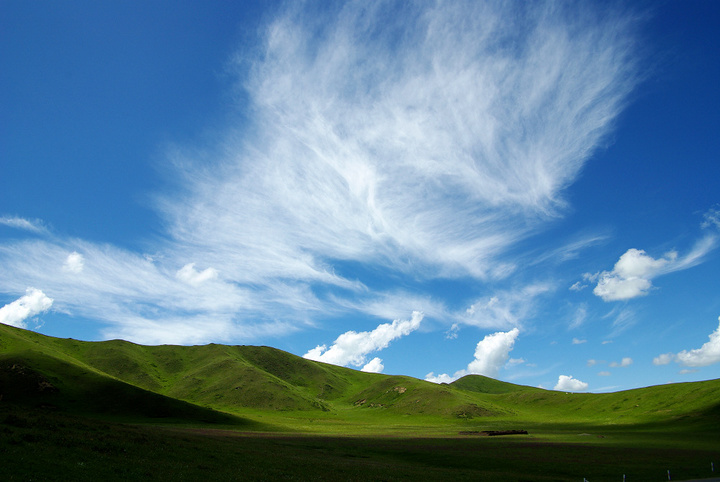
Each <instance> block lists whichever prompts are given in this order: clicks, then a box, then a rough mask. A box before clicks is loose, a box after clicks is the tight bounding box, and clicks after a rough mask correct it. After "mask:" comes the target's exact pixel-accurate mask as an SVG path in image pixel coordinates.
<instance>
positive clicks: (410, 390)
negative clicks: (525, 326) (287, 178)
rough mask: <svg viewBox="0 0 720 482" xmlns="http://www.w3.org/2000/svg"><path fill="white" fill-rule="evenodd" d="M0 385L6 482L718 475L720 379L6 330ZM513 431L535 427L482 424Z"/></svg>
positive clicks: (0, 329)
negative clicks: (459, 366)
mask: <svg viewBox="0 0 720 482" xmlns="http://www.w3.org/2000/svg"><path fill="white" fill-rule="evenodd" d="M0 396H1V397H2V398H0V462H1V463H0V473H1V476H2V479H3V480H100V479H101V480H128V479H138V478H145V479H157V480H199V479H206V478H212V480H268V479H294V480H310V479H312V480H408V479H414V480H496V481H497V480H503V481H504V480H507V481H513V480H517V481H520V480H527V481H530V480H548V481H550V480H558V481H564V480H568V481H571V480H575V481H581V480H583V478H586V479H588V480H589V481H592V482H595V481H597V480H617V481H622V480H623V475H625V477H626V481H628V482H629V481H636V480H637V481H639V480H648V481H661V480H667V471H668V470H670V472H671V474H672V480H683V479H692V478H703V477H711V476H713V475H720V474H719V473H718V472H720V467H719V468H718V472H715V473H713V472H712V471H711V463H714V464H715V465H720V380H710V381H706V382H697V383H683V384H673V385H664V386H656V387H648V388H642V389H637V390H629V391H624V392H617V393H608V394H568V393H563V392H555V391H548V390H541V389H537V388H532V387H524V386H519V385H513V384H509V383H505V382H500V381H497V380H492V379H489V378H486V377H481V376H469V377H465V378H463V379H461V380H458V381H457V382H455V383H452V384H449V385H436V384H432V383H428V382H425V381H422V380H417V379H413V378H409V377H398V376H389V375H381V374H369V373H362V372H358V371H355V370H350V369H347V368H342V367H337V366H333V365H327V364H323V363H317V362H312V361H309V360H305V359H303V358H299V357H296V356H294V355H291V354H288V353H285V352H282V351H279V350H275V349H272V348H268V347H252V346H224V345H206V346H195V347H179V346H157V347H146V346H139V345H134V344H131V343H128V342H123V341H108V342H80V341H76V340H68V339H58V338H51V337H46V336H43V335H39V334H37V333H34V332H30V331H25V330H20V329H17V328H12V327H8V326H4V325H0ZM511 429H516V430H526V431H527V432H528V434H526V435H506V436H481V435H478V434H473V433H474V432H481V431H485V430H511ZM461 433H470V435H461Z"/></svg>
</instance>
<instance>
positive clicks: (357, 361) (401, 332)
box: [303, 311, 424, 367]
mask: <svg viewBox="0 0 720 482" xmlns="http://www.w3.org/2000/svg"><path fill="white" fill-rule="evenodd" d="M423 316H424V315H423V314H422V313H421V312H419V311H413V313H412V317H411V318H410V319H409V320H395V321H393V322H392V323H383V324H382V325H379V326H378V327H377V328H375V329H374V330H372V331H363V332H360V333H358V332H355V331H348V332H345V333H343V334H342V335H340V336H339V337H337V339H336V340H335V342H334V343H333V344H332V345H331V346H330V347H329V348H328V347H327V346H325V345H318V346H316V347H315V348H313V349H312V350H310V351H308V352H307V353H306V354H305V355H303V357H304V358H307V359H309V360H315V361H321V362H325V363H332V364H333V365H341V366H347V365H353V366H356V367H359V366H362V365H364V364H365V359H366V357H367V355H368V354H369V353H372V352H375V351H380V350H382V349H384V348H387V347H388V346H389V345H390V342H391V341H393V340H395V339H397V338H400V337H402V336H405V335H408V334H410V333H412V332H413V331H415V330H417V329H418V328H419V327H420V322H422V319H423ZM376 360H377V361H376ZM380 361H381V360H380V359H379V358H377V359H375V360H372V361H371V362H370V363H369V364H368V365H370V366H371V367H372V366H375V367H377V366H380Z"/></svg>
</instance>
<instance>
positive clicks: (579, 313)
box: [569, 303, 588, 330]
mask: <svg viewBox="0 0 720 482" xmlns="http://www.w3.org/2000/svg"><path fill="white" fill-rule="evenodd" d="M587 316H588V307H587V304H585V303H582V304H581V305H580V306H578V307H577V309H576V310H575V314H574V315H573V319H572V321H571V322H570V326H569V328H570V329H571V330H572V329H575V328H578V327H580V326H581V325H582V324H583V323H585V320H586V319H587Z"/></svg>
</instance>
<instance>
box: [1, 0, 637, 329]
mask: <svg viewBox="0 0 720 482" xmlns="http://www.w3.org/2000/svg"><path fill="white" fill-rule="evenodd" d="M633 22H634V19H633V18H632V17H630V16H627V15H625V16H622V15H615V14H613V13H612V12H608V11H605V10H604V11H603V12H602V13H600V12H597V11H595V10H594V7H593V6H592V4H582V5H580V4H557V3H554V2H536V3H512V2H473V1H460V2H454V3H452V4H451V5H447V4H443V5H436V4H430V3H417V4H408V3H406V2H353V1H350V2H345V3H338V4H333V5H332V6H330V7H328V8H321V9H320V8H315V7H313V4H306V3H303V4H289V5H288V6H286V8H285V9H284V10H281V11H279V12H278V13H277V15H275V16H274V17H273V18H272V19H271V20H270V21H269V22H268V23H267V24H266V26H265V28H264V29H263V33H262V35H261V40H260V42H259V46H258V49H257V50H256V51H252V52H248V51H243V52H240V53H238V56H237V58H238V59H239V60H238V62H237V63H236V66H235V68H236V69H237V71H238V77H239V78H240V79H241V80H239V81H238V83H239V85H240V86H241V88H242V89H243V90H244V94H245V95H244V99H246V100H247V103H244V104H243V106H241V107H240V108H247V111H246V112H244V114H245V116H246V120H244V121H243V123H242V124H240V125H229V126H227V129H226V135H225V137H224V140H223V141H222V142H221V143H218V145H216V146H210V147H208V148H206V149H204V150H202V153H201V154H199V152H201V150H199V149H197V148H196V147H195V146H183V145H178V146H177V147H176V148H175V149H174V150H173V152H172V153H170V154H169V162H170V163H171V164H172V166H173V167H172V168H173V170H174V171H173V172H174V173H175V175H176V176H177V179H178V185H179V187H178V188H177V189H176V190H173V191H170V192H166V193H165V194H164V195H163V196H159V197H158V199H157V209H158V211H159V213H160V215H161V216H162V217H163V219H164V221H165V225H166V226H167V231H166V233H165V235H164V237H163V239H162V240H161V241H156V243H155V244H154V245H153V246H151V247H150V251H152V252H153V257H154V258H153V259H154V260H151V259H149V258H148V257H146V256H144V255H143V254H142V253H136V252H130V251H127V250H124V249H121V248H117V247H112V246H107V245H98V244H93V243H89V242H83V241H76V240H47V241H41V242H21V243H15V244H9V245H4V246H2V247H0V267H2V269H3V273H5V274H6V276H5V277H4V278H3V279H0V290H3V291H10V292H17V291H18V290H19V289H20V286H21V280H25V281H22V282H26V283H30V282H32V283H33V284H34V285H35V286H41V287H42V288H43V289H44V290H46V291H47V292H48V293H51V294H52V296H53V297H54V298H55V299H56V300H57V301H56V302H57V304H58V306H61V307H63V309H64V310H66V311H68V312H71V313H77V314H79V315H82V316H86V317H88V318H93V319H98V320H101V321H102V322H104V323H106V324H107V325H108V327H107V329H106V331H105V332H104V333H105V334H106V335H108V336H122V337H126V338H128V339H132V340H136V341H142V342H149V341H151V342H165V341H172V342H180V343H188V342H200V341H210V340H229V339H247V338H248V337H251V336H252V335H253V334H257V333H268V332H281V331H283V330H284V331H285V332H287V331H290V330H292V329H298V328H299V327H303V326H308V325H310V324H312V323H314V322H316V321H317V320H319V319H327V318H328V317H329V316H330V315H332V314H335V313H338V312H342V313H347V312H349V311H352V312H356V313H363V314H372V315H373V316H383V317H387V319H396V318H395V317H394V316H389V317H388V315H391V314H392V315H395V314H397V312H398V311H399V310H400V307H399V306H398V305H397V303H396V304H395V306H393V307H391V303H390V302H389V301H390V300H391V298H393V294H396V293H398V291H397V290H395V289H392V290H391V289H388V288H386V287H385V288H373V287H372V286H373V283H371V280H370V279H369V278H370V276H369V275H367V274H366V273H367V272H368V271H370V272H372V273H375V274H373V275H372V276H377V273H382V275H381V276H383V277H387V279H406V278H407V279H412V280H413V282H416V283H422V282H424V281H429V280H435V279H444V280H445V279H459V278H463V277H465V278H469V279H472V280H479V281H488V280H501V279H504V278H506V277H508V276H509V275H510V274H511V273H513V272H514V271H515V270H516V269H517V261H516V260H514V259H513V258H512V257H511V256H510V255H509V254H508V253H509V251H510V250H511V248H512V247H514V246H516V245H517V243H518V242H519V241H521V240H524V239H526V238H527V237H528V236H530V235H532V234H533V233H535V232H536V230H537V228H538V227H539V226H542V224H543V222H545V221H547V220H548V219H551V218H552V216H555V215H557V214H558V213H561V212H562V208H563V206H564V201H563V189H564V188H565V187H567V186H568V185H569V184H570V183H571V182H572V181H573V180H574V179H575V178H576V176H577V174H578V173H579V171H580V169H581V168H582V166H583V164H584V163H585V161H586V160H587V159H588V158H589V157H590V155H591V154H592V153H593V151H594V150H595V149H596V148H597V146H598V145H600V143H601V142H602V140H603V139H604V137H605V136H606V134H607V133H608V132H609V131H610V129H611V128H612V126H613V122H614V120H615V118H616V117H617V115H618V114H619V112H620V111H621V110H622V108H623V107H624V104H625V102H626V98H627V96H628V94H629V92H630V91H631V90H632V88H633V87H634V86H635V85H636V83H637V75H636V73H637V68H636V67H637V66H636V63H635V58H634V54H635V53H634V40H633V33H632V28H633ZM248 106H249V107H248ZM6 224H8V223H6ZM30 225H32V223H31V224H30ZM25 229H28V228H25ZM594 242H596V241H595V240H594V239H590V238H588V239H587V240H582V241H579V242H578V243H577V244H576V245H573V246H568V247H567V248H566V249H565V251H564V254H563V253H557V254H556V256H560V257H563V256H565V257H572V256H574V255H575V254H574V253H576V252H577V250H578V249H580V248H581V247H582V246H584V245H587V244H588V243H594ZM73 253H77V256H75V255H74V254H73ZM73 256H74V257H73ZM80 257H81V258H80ZM353 265H355V266H358V265H360V266H363V267H365V268H368V267H371V268H372V269H369V270H368V269H366V270H365V271H363V270H354V269H353V268H352V266H353ZM63 266H65V269H64V270H63V269H62V268H63ZM195 266H197V267H202V268H201V269H196V268H195ZM22 289H24V286H23V288H22ZM538 293H539V292H538ZM522 296H523V297H525V298H523V299H525V300H527V298H528V297H529V298H531V299H532V298H535V297H536V296H538V294H537V293H535V294H533V293H523V294H522ZM405 298H406V299H407V300H408V301H410V302H411V304H410V305H408V306H404V307H402V308H403V309H404V310H405V312H407V310H415V309H423V310H424V309H426V308H427V311H428V313H429V314H428V316H431V313H432V312H435V313H438V314H439V313H445V312H448V310H447V308H446V304H445V303H444V302H443V300H435V299H430V298H429V297H427V296H424V295H422V294H420V295H417V296H416V297H415V300H423V299H424V300H426V302H425V304H426V305H427V306H417V303H414V302H412V300H410V297H405ZM399 299H400V298H399V297H395V301H399ZM496 299H497V301H493V298H492V297H491V298H489V299H484V298H480V299H478V300H477V302H476V303H474V304H473V310H474V311H473V312H472V313H469V312H468V313H466V314H465V315H464V316H465V318H464V319H463V322H464V323H466V324H473V325H476V326H482V327H488V328H490V327H493V328H498V329H509V328H511V327H513V326H515V325H517V324H518V323H519V320H520V319H522V318H523V317H524V316H525V315H524V313H523V308H522V306H525V304H524V303H520V302H519V301H515V300H514V299H513V298H512V297H510V299H507V300H506V299H505V298H503V297H501V296H497V298H496ZM428 300H429V301H428ZM361 304H362V305H367V306H366V307H365V308H363V309H359V310H358V309H356V308H353V306H355V307H356V306H358V305H361ZM530 305H531V304H530ZM460 318H461V317H459V316H456V317H454V318H453V317H451V318H450V319H451V321H453V322H455V321H459V320H460ZM278 320H283V321H282V322H279V321H278Z"/></svg>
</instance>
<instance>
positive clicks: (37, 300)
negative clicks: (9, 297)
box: [0, 288, 53, 328]
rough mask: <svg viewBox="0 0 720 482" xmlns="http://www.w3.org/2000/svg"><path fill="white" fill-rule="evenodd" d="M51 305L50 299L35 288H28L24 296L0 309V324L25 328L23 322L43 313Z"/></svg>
mask: <svg viewBox="0 0 720 482" xmlns="http://www.w3.org/2000/svg"><path fill="white" fill-rule="evenodd" d="M52 304H53V300H52V298H48V297H47V296H46V295H45V293H43V292H42V291H40V290H38V289H35V288H28V289H27V290H26V291H25V296H22V297H20V298H18V299H17V300H15V301H13V302H12V303H8V304H7V305H5V306H3V307H2V308H0V323H4V324H6V325H10V326H16V327H18V328H26V324H25V320H27V319H28V318H32V317H33V316H37V315H39V314H40V313H44V312H46V311H47V310H49V309H50V307H51V306H52Z"/></svg>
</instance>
